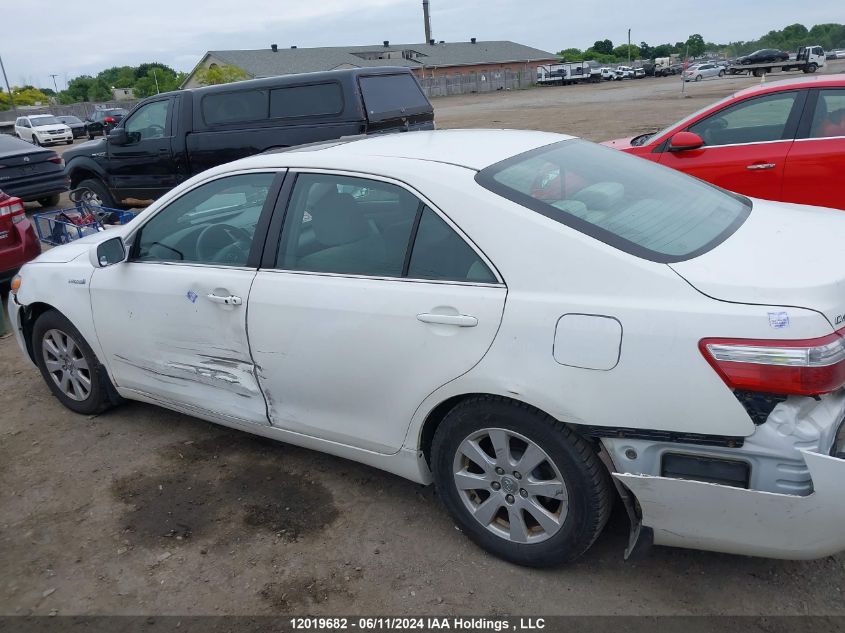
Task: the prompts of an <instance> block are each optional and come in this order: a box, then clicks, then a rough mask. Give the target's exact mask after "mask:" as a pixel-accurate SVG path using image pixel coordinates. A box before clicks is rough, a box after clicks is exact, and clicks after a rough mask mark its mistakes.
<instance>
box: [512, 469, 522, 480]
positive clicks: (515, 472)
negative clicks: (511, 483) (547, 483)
mask: <svg viewBox="0 0 845 633" xmlns="http://www.w3.org/2000/svg"><path fill="white" fill-rule="evenodd" d="M513 476H514V479H522V473H521V472H519V471H518V470H515V471H513Z"/></svg>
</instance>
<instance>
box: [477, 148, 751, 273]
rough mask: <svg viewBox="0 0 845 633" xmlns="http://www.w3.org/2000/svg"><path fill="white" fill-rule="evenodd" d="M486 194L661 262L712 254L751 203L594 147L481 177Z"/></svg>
mask: <svg viewBox="0 0 845 633" xmlns="http://www.w3.org/2000/svg"><path fill="white" fill-rule="evenodd" d="M476 181H477V182H478V183H479V184H480V185H481V186H483V187H486V188H487V189H489V190H491V191H493V192H494V193H497V194H499V195H501V196H503V197H505V198H507V199H509V200H512V201H513V202H516V203H518V204H521V205H522V206H524V207H527V208H529V209H532V210H533V211H536V212H538V213H540V214H542V215H544V216H546V217H548V218H551V219H552V220H555V221H556V222H560V223H561V224H565V225H567V226H570V227H572V228H574V229H576V230H578V231H581V232H582V233H584V234H586V235H589V236H591V237H594V238H596V239H598V240H601V241H602V242H605V243H606V244H609V245H611V246H613V247H615V248H618V249H620V250H623V251H626V252H628V253H631V254H633V255H636V256H638V257H642V258H644V259H649V260H652V261H657V262H666V263H668V262H677V261H683V260H686V259H691V258H692V257H696V256H698V255H701V254H702V253H705V252H707V251H709V250H710V249H712V248H714V247H715V246H716V245H718V244H719V243H721V242H722V241H723V240H725V239H726V238H727V237H728V236H730V235H731V234H732V233H733V232H734V231H735V230H736V229H737V228H739V226H740V225H741V224H742V223H743V222H744V221H745V219H746V218H747V217H748V214H749V213H750V212H751V203H750V201H748V200H747V199H745V198H742V197H741V196H734V195H732V194H729V193H727V192H724V191H722V190H720V189H718V188H716V187H713V186H712V185H708V184H707V183H704V182H702V181H700V180H697V179H695V178H691V177H689V176H686V175H685V174H682V173H680V172H678V171H675V170H673V169H668V168H666V167H661V166H660V165H656V164H654V163H652V162H650V161H646V160H643V159H641V158H637V157H635V156H631V155H629V154H626V153H624V152H619V151H616V150H612V149H609V148H607V147H602V146H600V145H595V144H593V143H589V142H587V141H581V140H569V141H561V142H559V143H554V144H552V145H548V146H546V147H541V148H538V149H536V150H532V151H529V152H526V153H524V154H519V155H517V156H514V157H513V158H509V159H507V160H505V161H502V162H500V163H496V164H495V165H491V166H490V167H487V168H486V169H484V170H482V171H481V172H479V173H478V174H477V175H476Z"/></svg>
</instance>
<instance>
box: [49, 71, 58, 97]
mask: <svg viewBox="0 0 845 633" xmlns="http://www.w3.org/2000/svg"><path fill="white" fill-rule="evenodd" d="M50 76H51V77H52V78H53V88H55V89H56V94H59V85H58V84H57V83H56V77H58V75H50Z"/></svg>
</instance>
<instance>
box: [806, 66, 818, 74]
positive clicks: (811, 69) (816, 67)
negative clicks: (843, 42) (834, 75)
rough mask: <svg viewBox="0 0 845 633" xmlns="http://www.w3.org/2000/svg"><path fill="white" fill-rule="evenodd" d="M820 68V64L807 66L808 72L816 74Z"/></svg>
mask: <svg viewBox="0 0 845 633" xmlns="http://www.w3.org/2000/svg"><path fill="white" fill-rule="evenodd" d="M818 68H819V66H818V64H810V65H809V66H807V71H808V72H811V73H814V72H816V71H817V70H818Z"/></svg>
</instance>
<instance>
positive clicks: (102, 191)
mask: <svg viewBox="0 0 845 633" xmlns="http://www.w3.org/2000/svg"><path fill="white" fill-rule="evenodd" d="M76 188H77V189H85V190H87V191H86V192H84V193H83V194H82V196H81V197H82V198H83V199H84V200H85V201H86V202H90V203H91V204H96V205H99V206H101V207H109V208H112V209H116V208H117V203H116V202H115V199H114V197H113V196H112V195H111V193H110V192H109V190H108V188H107V187H106V186H105V185H104V184H103V183H102V182H101V181H99V180H95V179H94V178H89V179H88V180H83V181H82V182H80V183H79V184H78V185H77V186H76Z"/></svg>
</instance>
